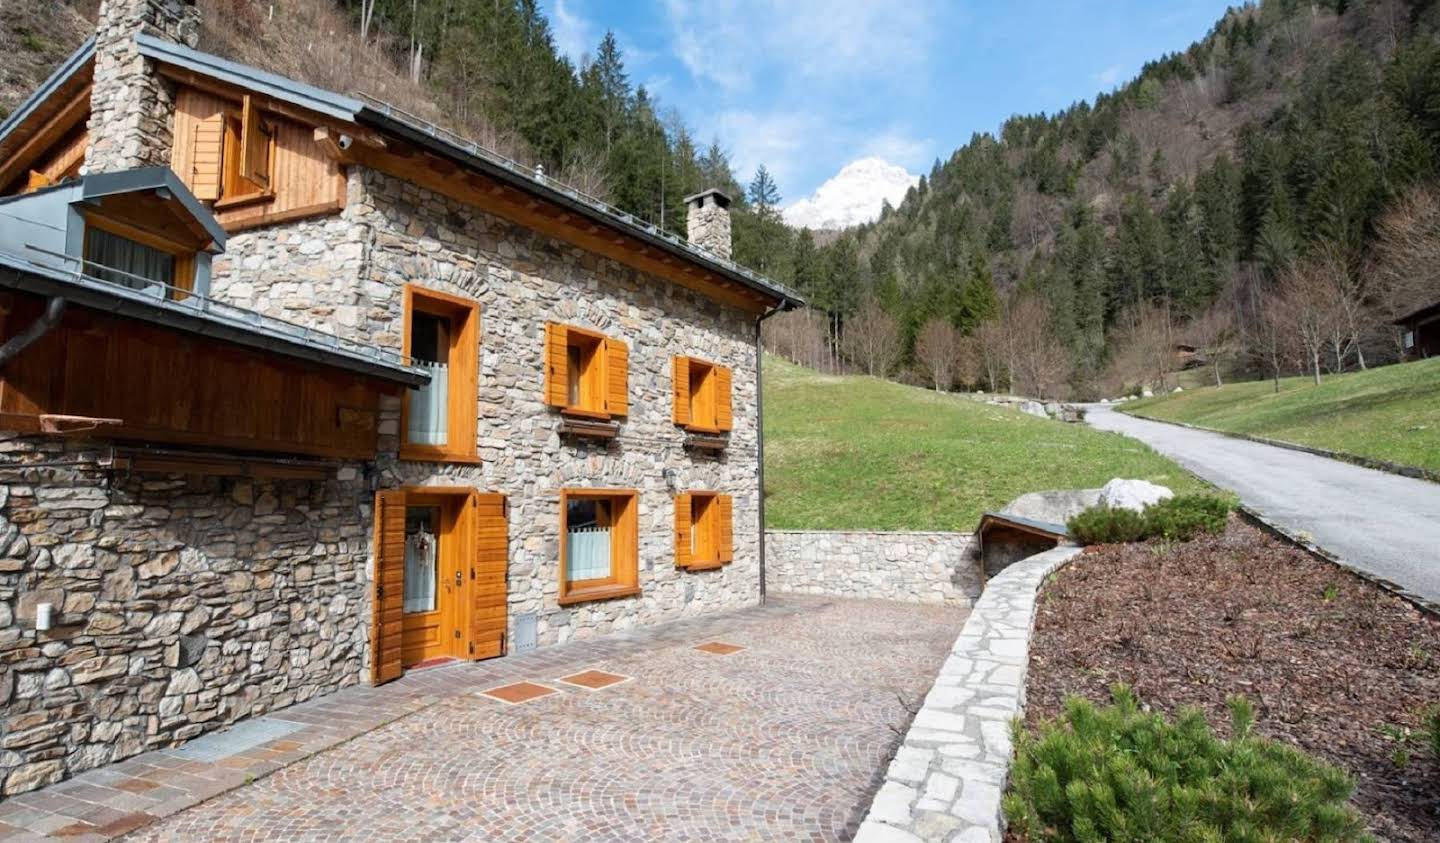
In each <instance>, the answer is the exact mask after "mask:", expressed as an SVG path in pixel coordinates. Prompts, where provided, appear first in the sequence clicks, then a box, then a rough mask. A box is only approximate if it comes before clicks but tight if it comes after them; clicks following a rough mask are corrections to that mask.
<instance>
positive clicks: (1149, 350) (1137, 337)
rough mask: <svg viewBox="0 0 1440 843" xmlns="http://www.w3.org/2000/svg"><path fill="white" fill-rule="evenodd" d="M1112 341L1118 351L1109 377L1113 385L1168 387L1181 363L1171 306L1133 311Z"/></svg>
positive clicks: (1123, 319) (1153, 306)
mask: <svg viewBox="0 0 1440 843" xmlns="http://www.w3.org/2000/svg"><path fill="white" fill-rule="evenodd" d="M1111 342H1112V345H1113V348H1114V352H1113V353H1112V354H1111V357H1110V364H1109V367H1108V370H1107V374H1106V380H1107V381H1108V382H1110V384H1111V385H1113V386H1117V387H1120V388H1124V387H1127V386H1131V385H1138V386H1150V387H1154V388H1155V389H1157V390H1163V389H1164V388H1165V387H1166V385H1167V384H1168V383H1169V381H1170V375H1171V374H1173V373H1174V371H1175V368H1176V363H1177V358H1176V354H1175V327H1174V325H1173V323H1172V322H1171V319H1170V309H1169V308H1168V307H1165V306H1163V305H1157V304H1143V305H1139V306H1137V307H1134V308H1131V309H1130V310H1129V311H1127V312H1126V313H1125V315H1124V316H1122V317H1121V320H1120V322H1119V324H1118V326H1117V327H1116V328H1115V330H1114V333H1113V336H1112V340H1111Z"/></svg>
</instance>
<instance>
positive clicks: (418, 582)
mask: <svg viewBox="0 0 1440 843" xmlns="http://www.w3.org/2000/svg"><path fill="white" fill-rule="evenodd" d="M439 558H440V508H439V507H438V506H411V507H407V508H406V510H405V596H404V602H405V614H407V615H411V614H417V613H422V612H433V611H435V580H436V577H437V576H438V570H437V568H436V561H437V560H438V559H439Z"/></svg>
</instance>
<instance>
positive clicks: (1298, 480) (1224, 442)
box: [1086, 404, 1440, 603]
mask: <svg viewBox="0 0 1440 843" xmlns="http://www.w3.org/2000/svg"><path fill="white" fill-rule="evenodd" d="M1088 410H1089V412H1088V413H1087V414H1086V420H1087V421H1088V422H1089V423H1090V424H1091V425H1093V426H1095V427H1097V428H1099V429H1100V430H1111V431H1116V432H1118V433H1123V434H1125V435H1126V436H1131V437H1134V438H1136V439H1139V440H1140V441H1142V442H1144V443H1146V444H1147V445H1149V446H1150V447H1152V448H1154V449H1155V450H1157V451H1159V452H1160V453H1162V454H1164V455H1165V456H1167V457H1170V458H1171V459H1173V460H1175V461H1176V462H1178V463H1180V464H1181V465H1183V466H1185V467H1186V468H1188V469H1189V470H1191V471H1193V472H1194V473H1196V474H1198V475H1200V476H1201V477H1203V478H1205V479H1206V480H1208V481H1210V482H1211V483H1213V484H1215V485H1216V486H1219V487H1221V488H1224V489H1229V490H1231V491H1233V492H1235V493H1236V494H1238V495H1239V496H1240V500H1241V501H1243V502H1244V503H1245V504H1246V505H1247V506H1249V507H1250V508H1252V509H1254V510H1256V511H1258V512H1260V513H1262V514H1264V515H1265V516H1266V517H1267V518H1269V519H1271V520H1273V521H1275V522H1277V523H1279V524H1282V525H1284V526H1285V527H1286V528H1288V529H1289V530H1291V531H1294V532H1304V533H1307V534H1309V536H1310V537H1311V540H1312V541H1314V542H1315V544H1317V545H1319V546H1320V547H1322V548H1324V549H1325V550H1327V551H1329V552H1330V553H1333V554H1335V555H1336V556H1338V557H1340V558H1341V559H1344V560H1345V561H1346V562H1349V563H1350V564H1352V565H1354V566H1355V567H1357V568H1360V569H1363V570H1365V571H1369V572H1371V573H1373V574H1375V575H1377V576H1380V577H1384V578H1385V579H1387V580H1390V581H1391V582H1393V583H1395V584H1397V585H1400V586H1402V587H1403V588H1406V589H1408V590H1410V591H1412V592H1414V593H1416V594H1418V595H1420V596H1421V597H1424V598H1426V599H1428V600H1430V601H1433V602H1437V603H1440V483H1431V482H1428V481H1425V480H1414V479H1411V478H1409V477H1400V476H1398V475H1394V474H1387V473H1385V472H1383V471H1376V470H1374V469H1370V468H1361V467H1360V466H1356V465H1351V464H1349V463H1343V462H1339V461H1337V460H1332V459H1326V458H1325V457H1317V456H1314V455H1312V454H1306V453H1302V452H1300V451H1291V450H1288V449H1285V448H1277V447H1274V446H1273V445H1262V444H1260V443H1258V442H1247V441H1245V440H1243V439H1232V438H1230V437H1228V436H1221V435H1220V434H1218V433H1206V432H1204V431H1200V430H1190V429H1188V428H1184V427H1179V426H1177V425H1173V424H1165V423H1163V422H1153V421H1147V420H1145V419H1137V418H1135V417H1133V416H1127V415H1125V414H1123V413H1117V412H1115V410H1114V409H1112V408H1111V407H1109V406H1107V405H1104V404H1099V405H1090V406H1089V407H1088Z"/></svg>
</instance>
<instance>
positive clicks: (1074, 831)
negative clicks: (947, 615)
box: [1004, 685, 1371, 843]
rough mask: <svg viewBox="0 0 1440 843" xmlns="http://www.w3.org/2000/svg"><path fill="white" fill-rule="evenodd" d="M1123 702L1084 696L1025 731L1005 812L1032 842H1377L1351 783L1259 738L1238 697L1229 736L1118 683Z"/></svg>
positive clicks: (1194, 713) (1019, 737)
mask: <svg viewBox="0 0 1440 843" xmlns="http://www.w3.org/2000/svg"><path fill="white" fill-rule="evenodd" d="M1112 695H1113V698H1114V701H1115V702H1114V704H1113V705H1110V706H1105V707H1103V708H1097V707H1095V706H1094V705H1092V704H1090V703H1089V702H1087V701H1085V700H1081V699H1075V698H1072V699H1070V700H1067V701H1066V705H1065V713H1064V715H1062V716H1061V717H1060V718H1059V719H1058V720H1056V721H1052V722H1050V723H1046V724H1045V725H1044V726H1042V727H1041V728H1040V729H1039V730H1038V732H1036V733H1033V734H1032V733H1030V732H1027V731H1025V730H1024V729H1023V728H1021V727H1020V726H1019V725H1018V724H1017V726H1016V740H1015V747H1016V758H1015V765H1014V768H1013V770H1012V773H1011V785H1010V792H1009V793H1007V794H1006V796H1005V803H1004V807H1005V816H1006V818H1007V819H1008V820H1009V822H1010V824H1011V826H1012V827H1013V828H1014V829H1015V830H1016V831H1018V832H1019V833H1020V834H1021V835H1022V836H1023V837H1024V838H1025V839H1026V840H1027V841H1029V842H1030V843H1072V842H1073V843H1101V841H1132V843H1141V841H1147V843H1148V842H1149V841H1153V843H1170V841H1174V843H1222V841H1224V842H1225V843H1270V841H1282V840H1285V841H1290V840H1303V841H1335V843H1344V841H1360V840H1367V841H1368V840H1370V839H1371V838H1370V837H1369V836H1368V835H1366V834H1365V832H1364V825H1363V823H1362V822H1361V821H1360V819H1359V817H1358V816H1356V814H1355V813H1354V812H1353V811H1351V810H1350V809H1349V808H1348V807H1347V806H1346V804H1345V800H1346V799H1347V798H1348V797H1349V795H1350V791H1351V787H1352V786H1351V783H1350V780H1349V779H1348V778H1347V777H1346V776H1345V774H1344V773H1342V772H1340V771H1339V770H1337V769H1335V768H1334V767H1331V766H1330V765H1328V764H1326V763H1324V762H1322V761H1319V760H1317V759H1314V758H1311V757H1310V756H1308V755H1306V754H1305V753H1303V752H1300V751H1299V750H1296V749H1294V748H1292V747H1289V746H1286V745H1284V744H1280V743H1276V742H1274V741H1269V740H1266V739H1264V738H1259V737H1255V736H1254V735H1253V734H1252V733H1251V726H1252V724H1253V721H1254V718H1253V714H1252V711H1251V709H1250V705H1249V703H1247V702H1246V701H1245V700H1244V699H1241V698H1232V699H1231V701H1230V711H1231V720H1232V730H1233V734H1232V737H1231V738H1230V740H1228V741H1226V740H1221V739H1219V738H1218V737H1216V736H1215V734H1214V732H1212V731H1211V729H1210V726H1209V725H1208V724H1207V723H1206V722H1205V717H1204V715H1203V714H1201V713H1200V712H1199V711H1198V710H1196V709H1187V710H1184V711H1182V712H1181V713H1180V715H1179V717H1178V718H1176V720H1175V721H1174V722H1173V723H1171V722H1169V721H1168V720H1166V719H1165V718H1164V717H1162V716H1161V715H1159V714H1153V713H1146V712H1143V711H1141V710H1140V705H1139V703H1138V701H1137V700H1136V698H1135V695H1134V694H1133V693H1132V692H1131V691H1130V689H1129V688H1127V687H1126V686H1124V685H1117V686H1116V687H1115V688H1114V689H1113V691H1112Z"/></svg>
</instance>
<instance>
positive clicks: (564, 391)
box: [545, 322, 570, 407]
mask: <svg viewBox="0 0 1440 843" xmlns="http://www.w3.org/2000/svg"><path fill="white" fill-rule="evenodd" d="M568 340H569V335H568V332H567V330H566V328H565V326H564V325H556V324H555V323H553V322H547V323H545V403H546V404H549V405H550V406H552V407H565V406H568V405H569V403H570V401H569V398H570V395H569V393H570V352H569V341H568Z"/></svg>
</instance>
